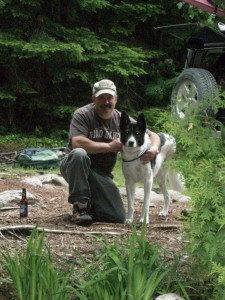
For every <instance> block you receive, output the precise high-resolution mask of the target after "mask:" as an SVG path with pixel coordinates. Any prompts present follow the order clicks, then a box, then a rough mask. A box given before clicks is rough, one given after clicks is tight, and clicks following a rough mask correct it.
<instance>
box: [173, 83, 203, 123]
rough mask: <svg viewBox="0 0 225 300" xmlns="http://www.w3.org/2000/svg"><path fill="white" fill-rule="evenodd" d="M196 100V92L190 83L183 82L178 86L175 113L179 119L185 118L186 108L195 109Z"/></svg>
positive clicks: (193, 85) (194, 86) (195, 88)
mask: <svg viewBox="0 0 225 300" xmlns="http://www.w3.org/2000/svg"><path fill="white" fill-rule="evenodd" d="M197 100H198V90H197V87H196V85H195V84H194V83H193V82H192V81H190V80H185V81H183V82H182V84H181V85H180V86H179V88H178V91H177V95H176V113H177V115H178V116H179V118H181V119H184V118H185V110H186V109H187V108H188V107H195V106H196V105H197Z"/></svg>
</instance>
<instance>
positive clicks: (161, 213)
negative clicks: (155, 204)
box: [159, 210, 168, 218]
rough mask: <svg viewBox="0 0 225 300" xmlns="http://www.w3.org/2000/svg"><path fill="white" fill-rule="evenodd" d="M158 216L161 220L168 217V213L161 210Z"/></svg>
mask: <svg viewBox="0 0 225 300" xmlns="http://www.w3.org/2000/svg"><path fill="white" fill-rule="evenodd" d="M159 216H160V217H163V218H166V217H167V216H168V212H167V211H165V210H162V211H160V213H159Z"/></svg>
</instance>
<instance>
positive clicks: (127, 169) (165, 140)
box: [120, 111, 182, 224]
mask: <svg viewBox="0 0 225 300" xmlns="http://www.w3.org/2000/svg"><path fill="white" fill-rule="evenodd" d="M159 136H160V139H161V147H160V150H159V153H158V154H157V156H156V157H155V158H154V159H153V160H152V161H151V162H150V163H147V164H143V163H142V162H141V161H140V158H141V156H142V155H144V153H145V152H146V151H148V150H149V149H150V147H151V144H150V139H149V135H148V134H147V132H146V121H145V117H144V114H143V113H141V114H140V115H139V116H138V118H137V122H136V123H133V122H131V120H130V118H129V116H128V114H127V113H126V112H124V111H123V112H122V113H121V120H120V140H121V143H122V148H123V152H122V160H123V163H122V169H123V174H124V177H125V184H126V191H127V198H128V214H127V218H126V223H132V222H133V215H134V198H135V183H136V182H143V183H144V204H143V207H142V212H141V218H140V222H141V223H143V222H144V220H145V222H146V223H147V224H148V223H149V205H150V193H151V190H152V184H153V178H154V177H155V179H156V181H157V183H158V184H159V187H160V188H161V190H162V193H163V196H164V207H163V210H162V211H161V212H160V213H159V215H160V216H163V217H166V216H167V215H168V211H169V203H170V198H169V193H168V190H167V188H166V183H167V179H168V180H169V183H170V185H171V187H172V188H173V189H174V190H178V191H181V190H182V184H181V182H180V181H179V179H178V177H177V176H176V174H175V173H174V171H173V170H169V169H168V168H166V166H165V164H164V162H165V161H166V160H168V159H169V158H170V157H171V156H172V154H173V153H174V152H175V151H176V142H175V139H174V137H172V136H170V135H168V134H159Z"/></svg>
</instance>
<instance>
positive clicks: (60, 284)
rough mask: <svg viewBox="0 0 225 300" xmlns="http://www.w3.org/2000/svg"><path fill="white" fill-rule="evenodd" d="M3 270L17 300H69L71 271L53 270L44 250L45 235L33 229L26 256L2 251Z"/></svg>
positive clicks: (49, 253)
mask: <svg viewBox="0 0 225 300" xmlns="http://www.w3.org/2000/svg"><path fill="white" fill-rule="evenodd" d="M4 253H5V254H4V256H3V267H4V268H5V270H7V272H8V274H9V276H10V278H11V284H12V290H14V289H15V291H16V293H15V294H16V298H18V299H19V300H28V299H29V300H46V299H54V300H69V299H70V298H69V292H68V288H67V287H68V283H69V280H70V271H69V270H68V272H67V274H66V275H65V274H61V273H60V272H59V271H58V269H57V268H55V267H54V265H53V261H52V257H51V252H50V250H49V249H48V248H45V247H44V232H43V233H41V234H38V231H37V230H36V229H34V230H33V231H32V234H31V236H30V238H29V241H28V244H27V249H26V252H25V253H20V252H17V251H15V252H14V255H11V254H10V251H9V249H5V252H4Z"/></svg>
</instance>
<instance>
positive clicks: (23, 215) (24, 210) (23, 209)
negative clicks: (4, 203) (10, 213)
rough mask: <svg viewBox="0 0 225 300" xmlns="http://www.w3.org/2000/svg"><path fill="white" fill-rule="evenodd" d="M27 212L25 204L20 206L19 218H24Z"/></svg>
mask: <svg viewBox="0 0 225 300" xmlns="http://www.w3.org/2000/svg"><path fill="white" fill-rule="evenodd" d="M27 212H28V209H27V205H26V204H21V205H20V216H22V217H26V216H27Z"/></svg>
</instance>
